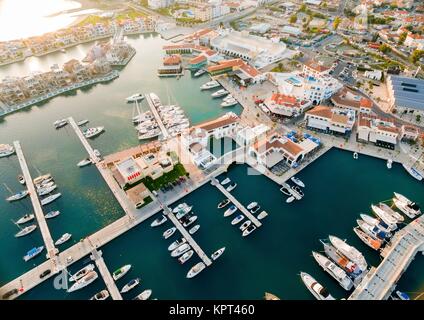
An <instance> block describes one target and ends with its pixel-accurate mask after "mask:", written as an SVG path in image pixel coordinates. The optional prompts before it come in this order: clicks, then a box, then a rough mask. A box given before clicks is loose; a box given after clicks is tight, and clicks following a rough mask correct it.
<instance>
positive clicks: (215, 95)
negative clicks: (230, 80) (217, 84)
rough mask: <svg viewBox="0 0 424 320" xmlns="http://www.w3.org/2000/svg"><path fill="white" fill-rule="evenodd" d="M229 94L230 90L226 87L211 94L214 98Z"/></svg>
mask: <svg viewBox="0 0 424 320" xmlns="http://www.w3.org/2000/svg"><path fill="white" fill-rule="evenodd" d="M227 94H228V91H227V90H225V89H220V90H218V91H215V92H214V93H212V94H211V96H212V98H220V97H223V96H225V95H227Z"/></svg>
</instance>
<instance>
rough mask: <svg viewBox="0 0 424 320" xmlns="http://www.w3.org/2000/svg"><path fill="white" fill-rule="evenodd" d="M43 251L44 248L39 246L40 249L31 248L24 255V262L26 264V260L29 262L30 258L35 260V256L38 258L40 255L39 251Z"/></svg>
mask: <svg viewBox="0 0 424 320" xmlns="http://www.w3.org/2000/svg"><path fill="white" fill-rule="evenodd" d="M43 250H44V246H40V247H35V248H32V249H31V250H29V251H28V252H27V254H26V255H24V261H25V262H26V261H28V260H31V259H32V258H35V257H36V256H38V255H39V254H40V253H41V251H43Z"/></svg>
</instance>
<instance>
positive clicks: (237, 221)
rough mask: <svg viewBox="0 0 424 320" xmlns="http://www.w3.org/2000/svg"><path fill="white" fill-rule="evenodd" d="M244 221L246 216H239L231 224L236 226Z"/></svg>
mask: <svg viewBox="0 0 424 320" xmlns="http://www.w3.org/2000/svg"><path fill="white" fill-rule="evenodd" d="M243 219H244V215H242V214H239V215H238V216H237V217H235V218H234V219H233V220H232V221H231V224H232V225H233V226H234V225H236V224H237V223H239V222H240V221H242V220H243Z"/></svg>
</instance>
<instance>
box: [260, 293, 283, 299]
mask: <svg viewBox="0 0 424 320" xmlns="http://www.w3.org/2000/svg"><path fill="white" fill-rule="evenodd" d="M264 299H265V300H281V299H280V298H278V297H277V296H276V295H275V294H272V293H269V292H265V294H264Z"/></svg>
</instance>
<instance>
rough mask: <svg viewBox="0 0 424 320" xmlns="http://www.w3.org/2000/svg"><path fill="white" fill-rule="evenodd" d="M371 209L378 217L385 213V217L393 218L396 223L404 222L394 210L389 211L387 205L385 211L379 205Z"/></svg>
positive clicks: (372, 206)
mask: <svg viewBox="0 0 424 320" xmlns="http://www.w3.org/2000/svg"><path fill="white" fill-rule="evenodd" d="M371 208H372V211H374V213H375V214H376V215H377V216H379V217H381V216H382V215H383V214H384V213H385V214H386V215H387V216H390V217H393V218H394V219H395V220H396V223H398V222H403V221H404V220H405V218H404V217H403V216H402V215H401V214H399V213H397V212H396V211H394V210H391V209H390V207H389V206H387V205H386V207H385V208H386V210H383V208H382V206H381V205H378V206H377V205H371ZM377 212H378V213H377Z"/></svg>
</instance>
